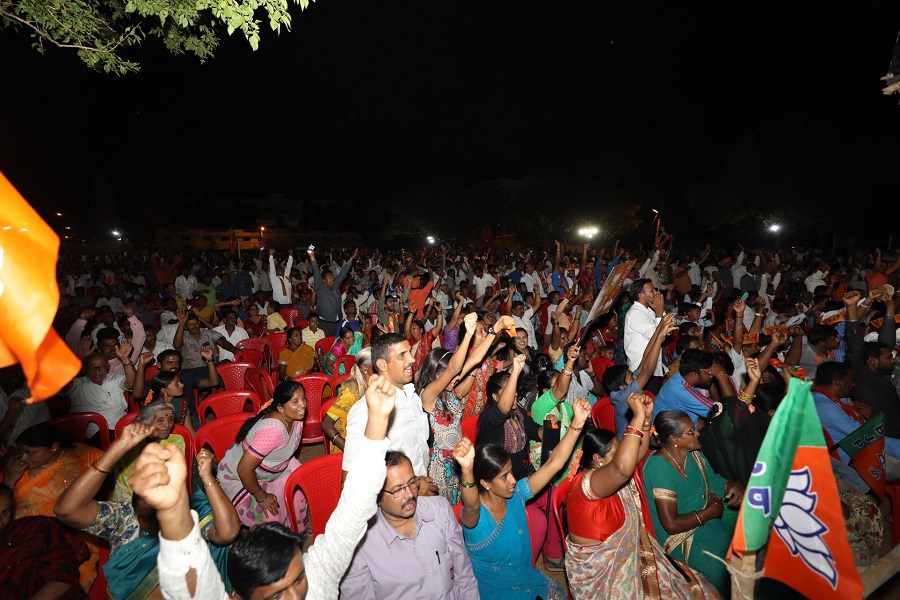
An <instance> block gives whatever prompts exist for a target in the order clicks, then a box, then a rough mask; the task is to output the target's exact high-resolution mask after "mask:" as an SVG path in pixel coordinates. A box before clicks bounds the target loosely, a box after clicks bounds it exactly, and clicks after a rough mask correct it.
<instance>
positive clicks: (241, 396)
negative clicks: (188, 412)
mask: <svg viewBox="0 0 900 600" xmlns="http://www.w3.org/2000/svg"><path fill="white" fill-rule="evenodd" d="M248 402H249V403H250V411H249V412H252V413H253V414H256V413H258V412H259V407H260V401H259V396H258V395H257V394H256V392H254V391H252V390H233V391H228V390H226V391H224V392H216V393H215V394H210V395H209V396H207V398H206V400H204V401H203V402H201V403H200V407H199V408H198V409H197V412H198V413H199V414H200V425H201V426H203V425H206V423H207V420H206V412H207V411H209V412H211V413H212V414H213V419H218V418H221V417H224V416H225V415H234V414H237V413H242V412H247V411H245V408H246V406H247V403H248Z"/></svg>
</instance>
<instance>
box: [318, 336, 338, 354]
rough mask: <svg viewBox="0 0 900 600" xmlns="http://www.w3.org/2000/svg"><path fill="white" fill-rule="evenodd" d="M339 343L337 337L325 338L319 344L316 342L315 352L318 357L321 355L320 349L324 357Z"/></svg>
mask: <svg viewBox="0 0 900 600" xmlns="http://www.w3.org/2000/svg"><path fill="white" fill-rule="evenodd" d="M336 341H337V337H336V336H333V337H324V338H322V339H321V340H319V341H318V342H316V346H315V351H316V355H317V356H318V354H319V349H321V350H322V355H323V356H324V355H326V354H328V351H329V350H331V347H332V346H334V343H335V342H336Z"/></svg>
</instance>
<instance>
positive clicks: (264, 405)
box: [259, 400, 272, 412]
mask: <svg viewBox="0 0 900 600" xmlns="http://www.w3.org/2000/svg"><path fill="white" fill-rule="evenodd" d="M270 406H272V401H271V400H269V401H268V402H266V403H265V404H263V405H262V406H260V407H259V412H263V411H264V410H266V409H267V408H269V407H270Z"/></svg>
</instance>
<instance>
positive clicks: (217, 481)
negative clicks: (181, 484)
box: [203, 479, 219, 487]
mask: <svg viewBox="0 0 900 600" xmlns="http://www.w3.org/2000/svg"><path fill="white" fill-rule="evenodd" d="M217 483H219V480H218V479H213V480H212V481H210V482H209V483H204V484H203V487H209V486H211V485H216V484H217Z"/></svg>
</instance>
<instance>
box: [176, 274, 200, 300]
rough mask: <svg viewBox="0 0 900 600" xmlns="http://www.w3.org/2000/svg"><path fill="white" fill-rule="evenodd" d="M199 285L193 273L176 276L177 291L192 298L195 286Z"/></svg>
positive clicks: (183, 296)
mask: <svg viewBox="0 0 900 600" xmlns="http://www.w3.org/2000/svg"><path fill="white" fill-rule="evenodd" d="M196 287H197V278H196V277H194V276H193V275H188V276H187V277H185V276H184V275H179V276H178V277H176V278H175V293H176V294H178V295H179V296H181V297H182V298H186V299H188V300H190V299H191V298H193V297H194V288H196Z"/></svg>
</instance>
